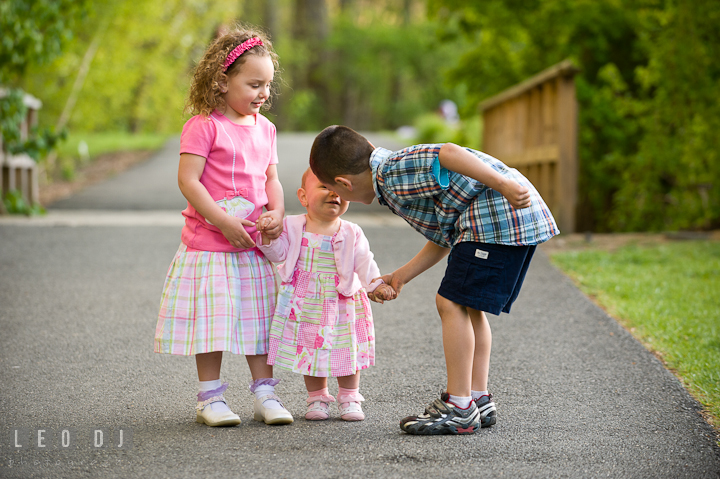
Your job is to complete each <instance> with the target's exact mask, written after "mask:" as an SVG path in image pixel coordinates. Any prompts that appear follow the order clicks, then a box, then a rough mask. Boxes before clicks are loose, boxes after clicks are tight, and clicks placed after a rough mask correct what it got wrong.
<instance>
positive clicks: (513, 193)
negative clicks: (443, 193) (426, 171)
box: [438, 143, 530, 209]
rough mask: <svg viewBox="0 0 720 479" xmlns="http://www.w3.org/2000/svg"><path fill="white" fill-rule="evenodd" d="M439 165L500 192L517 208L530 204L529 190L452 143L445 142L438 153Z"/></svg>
mask: <svg viewBox="0 0 720 479" xmlns="http://www.w3.org/2000/svg"><path fill="white" fill-rule="evenodd" d="M438 159H439V160H440V166H442V167H443V168H445V169H448V170H450V171H454V172H456V173H460V174H461V175H465V176H468V177H470V178H473V179H475V180H477V181H479V182H480V183H482V184H484V185H486V186H488V187H489V188H492V189H493V190H495V191H497V192H499V193H500V194H502V195H503V196H504V197H505V198H507V200H508V201H509V202H510V204H511V205H512V206H513V207H514V208H517V209H520V208H527V207H528V206H530V190H529V189H528V188H527V187H525V186H522V185H521V184H519V183H518V182H516V181H513V180H511V179H508V178H505V177H504V176H502V175H501V174H500V173H498V172H497V171H495V170H494V169H492V168H491V167H490V166H489V165H487V164H485V163H484V162H483V161H482V160H480V159H479V158H478V157H476V156H475V155H473V154H472V153H470V152H469V151H467V150H466V149H465V148H462V147H460V146H458V145H455V144H454V143H445V144H444V145H443V146H442V148H440V153H439V155H438Z"/></svg>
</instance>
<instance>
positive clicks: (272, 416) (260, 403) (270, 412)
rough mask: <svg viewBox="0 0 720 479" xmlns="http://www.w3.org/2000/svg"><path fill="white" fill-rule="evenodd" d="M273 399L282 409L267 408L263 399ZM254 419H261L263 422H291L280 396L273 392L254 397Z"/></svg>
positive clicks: (290, 416) (290, 415) (291, 418)
mask: <svg viewBox="0 0 720 479" xmlns="http://www.w3.org/2000/svg"><path fill="white" fill-rule="evenodd" d="M268 400H275V401H277V402H278V403H279V404H280V406H282V409H268V408H266V407H265V406H264V404H265V401H268ZM254 408H255V418H254V419H255V420H256V421H262V422H264V423H265V424H292V422H293V417H292V414H290V412H289V411H288V410H287V409H285V406H283V404H282V402H281V401H280V398H279V397H277V396H276V395H274V394H268V395H266V396H262V397H259V398H255V406H254Z"/></svg>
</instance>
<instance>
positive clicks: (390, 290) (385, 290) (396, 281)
mask: <svg viewBox="0 0 720 479" xmlns="http://www.w3.org/2000/svg"><path fill="white" fill-rule="evenodd" d="M378 279H381V280H383V281H384V283H383V284H381V285H379V286H378V287H377V288H375V291H374V292H373V293H371V294H372V296H370V294H368V297H369V298H370V299H371V300H373V301H375V302H376V303H380V304H382V303H383V302H385V301H392V300H393V299H395V298H397V297H398V295H399V294H400V290H401V289H402V287H403V286H404V285H405V282H404V281H402V280H401V279H400V276H399V275H397V274H396V272H392V273H390V274H385V275H383V276H380V277H379V278H375V279H373V282H374V281H377V280H378ZM388 294H390V296H388Z"/></svg>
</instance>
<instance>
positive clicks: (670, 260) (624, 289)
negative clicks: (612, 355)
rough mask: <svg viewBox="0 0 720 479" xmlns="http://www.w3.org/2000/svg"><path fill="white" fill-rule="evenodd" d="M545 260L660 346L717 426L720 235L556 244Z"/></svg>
mask: <svg viewBox="0 0 720 479" xmlns="http://www.w3.org/2000/svg"><path fill="white" fill-rule="evenodd" d="M552 260H553V262H554V263H555V264H556V265H558V266H559V267H560V268H562V269H563V271H565V272H566V273H568V274H569V275H570V276H571V277H572V278H573V279H574V280H575V281H576V282H577V283H578V284H579V286H580V288H581V289H582V290H583V291H584V292H586V293H587V294H589V295H591V296H592V297H594V298H595V299H596V301H597V302H598V303H599V304H600V305H602V306H603V307H604V308H606V309H607V310H608V311H610V313H611V314H612V315H613V316H615V317H617V318H620V321H621V322H622V323H623V324H624V325H625V326H626V327H627V328H628V329H629V330H630V331H631V332H632V333H633V334H634V335H635V336H636V337H637V338H638V339H640V341H642V342H643V343H644V344H645V345H647V346H648V347H649V348H650V349H651V350H654V351H657V352H659V353H660V355H661V356H662V358H663V359H664V361H665V362H666V363H667V365H668V366H669V367H670V368H671V369H673V370H675V371H677V373H678V375H679V376H680V377H681V378H682V379H683V382H684V383H685V385H686V386H687V387H688V389H689V390H690V392H692V393H693V395H694V396H695V397H696V398H697V399H698V400H699V401H700V402H702V403H703V404H704V405H705V406H706V407H707V408H708V410H709V411H710V413H711V414H712V416H713V418H714V422H715V425H716V426H719V427H720V303H718V301H717V292H718V291H720V242H710V241H707V242H697V241H693V242H682V243H670V244H664V245H657V246H652V247H643V248H641V247H637V246H627V247H624V248H621V249H619V250H618V251H616V252H612V253H611V252H605V251H597V250H590V251H581V252H577V251H576V252H564V253H563V252H561V253H556V254H554V255H553V257H552Z"/></svg>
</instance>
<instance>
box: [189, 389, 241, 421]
mask: <svg viewBox="0 0 720 479" xmlns="http://www.w3.org/2000/svg"><path fill="white" fill-rule="evenodd" d="M208 401H212V402H208ZM208 401H203V402H199V403H198V405H197V407H196V408H195V410H196V411H197V418H196V421H197V422H199V423H200V424H207V425H208V426H213V427H215V426H237V425H238V424H240V417H239V416H238V415H237V414H235V413H234V412H232V411H231V410H229V409H228V410H227V411H225V412H215V411H213V409H212V403H213V402H218V401H220V402H224V403H225V404H226V405H227V403H226V402H225V399H223V398H222V396H220V398H219V399H218V398H217V397H214V398H211V399H209V400H208Z"/></svg>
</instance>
